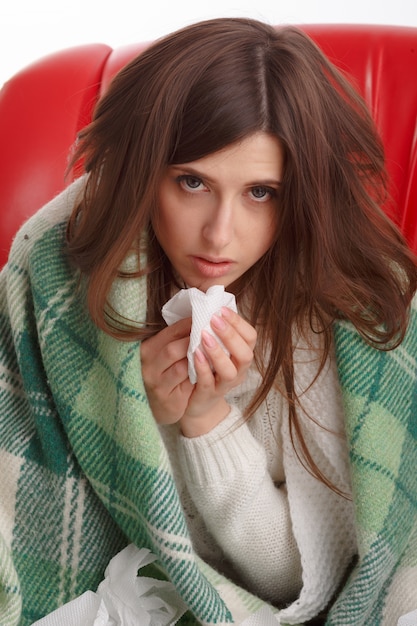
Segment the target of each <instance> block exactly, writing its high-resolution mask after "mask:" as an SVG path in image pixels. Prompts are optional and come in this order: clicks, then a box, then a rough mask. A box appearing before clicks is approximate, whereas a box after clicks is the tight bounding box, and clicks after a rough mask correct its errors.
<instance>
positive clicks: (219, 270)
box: [192, 256, 233, 278]
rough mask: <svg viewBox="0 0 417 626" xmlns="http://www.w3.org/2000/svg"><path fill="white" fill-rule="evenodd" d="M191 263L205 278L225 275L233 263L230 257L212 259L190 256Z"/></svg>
mask: <svg viewBox="0 0 417 626" xmlns="http://www.w3.org/2000/svg"><path fill="white" fill-rule="evenodd" d="M192 260H193V264H194V266H195V268H196V269H197V271H198V272H199V274H201V275H202V276H204V277H206V278H219V277H221V276H225V275H226V274H227V273H228V272H229V271H230V268H231V267H232V265H233V261H232V260H231V259H213V258H206V257H199V256H195V257H192Z"/></svg>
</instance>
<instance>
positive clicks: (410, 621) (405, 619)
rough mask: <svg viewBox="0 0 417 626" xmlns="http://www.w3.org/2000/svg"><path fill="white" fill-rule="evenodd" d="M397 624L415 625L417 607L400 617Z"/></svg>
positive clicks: (416, 623) (402, 625)
mask: <svg viewBox="0 0 417 626" xmlns="http://www.w3.org/2000/svg"><path fill="white" fill-rule="evenodd" d="M397 626H417V609H416V610H415V611H412V612H411V613H407V614H406V615H403V616H402V617H400V619H399V620H398V624H397Z"/></svg>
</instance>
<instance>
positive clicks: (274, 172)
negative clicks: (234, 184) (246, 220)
mask: <svg viewBox="0 0 417 626" xmlns="http://www.w3.org/2000/svg"><path fill="white" fill-rule="evenodd" d="M283 161H284V154H283V148H282V145H281V143H280V141H279V140H278V139H277V138H276V137H274V136H273V135H270V134H268V133H255V134H254V135H250V136H249V137H246V138H245V139H243V140H241V141H239V142H236V143H233V144H231V145H230V146H226V148H223V149H222V150H219V151H218V152H213V153H212V154H208V155H206V156H204V157H202V158H201V159H197V160H195V161H192V162H190V163H185V164H180V165H176V166H174V167H184V168H186V169H190V170H194V171H195V172H196V173H201V174H204V175H205V176H206V177H215V178H223V177H224V176H227V175H230V174H233V175H234V177H236V178H238V179H240V178H245V177H247V176H249V175H250V176H251V177H255V179H256V178H257V177H258V176H261V178H265V177H267V178H271V179H276V180H278V181H279V180H280V179H281V175H282V167H283Z"/></svg>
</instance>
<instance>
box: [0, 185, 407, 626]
mask: <svg viewBox="0 0 417 626" xmlns="http://www.w3.org/2000/svg"><path fill="white" fill-rule="evenodd" d="M81 186H82V181H77V182H76V183H75V184H73V185H72V186H71V187H70V188H69V189H68V190H67V191H65V192H64V193H63V194H62V195H61V196H59V197H58V198H56V199H55V200H53V201H52V202H51V203H50V204H49V205H47V206H46V207H45V208H44V209H42V210H41V211H40V212H39V213H38V214H37V215H36V216H35V217H33V218H32V219H31V220H30V221H29V222H28V223H27V224H26V225H25V226H24V227H23V228H22V229H21V231H20V232H19V234H18V235H17V237H16V240H15V242H14V246H13V250H12V253H11V255H10V260H9V263H8V265H7V266H6V268H5V269H4V270H3V272H2V273H1V276H0V333H1V335H0V336H1V346H0V407H1V408H0V417H1V419H0V476H1V480H0V531H1V534H0V624H2V625H4V626H5V625H7V626H13V625H17V624H20V625H22V626H26V625H29V624H32V623H33V622H34V621H36V620H37V619H39V618H40V617H42V616H43V615H45V614H47V613H49V612H50V611H52V610H54V609H55V608H56V607H57V606H59V605H61V604H63V603H65V602H68V601H69V600H70V599H72V598H73V597H75V596H77V595H80V594H81V593H83V592H84V591H85V590H86V589H93V590H95V589H96V588H97V586H98V584H99V582H100V581H101V580H102V578H103V573H104V569H105V567H106V565H107V563H108V562H109V560H110V558H111V557H112V556H113V555H114V554H115V553H117V552H118V551H119V550H120V549H122V548H123V547H124V546H125V545H126V544H127V543H130V542H134V543H135V544H136V545H137V546H139V547H147V548H149V549H150V550H151V551H152V552H153V553H154V554H155V555H156V556H157V557H158V562H159V567H160V569H161V571H162V572H164V573H165V575H166V576H167V577H168V578H169V579H170V580H171V581H172V582H173V583H174V584H175V586H176V587H177V589H178V591H179V593H180V594H181V596H182V597H183V598H184V599H185V601H186V602H187V604H188V606H189V607H190V612H189V613H188V614H187V616H186V618H185V622H186V623H190V624H198V623H202V624H207V625H208V624H218V625H219V624H228V623H240V622H241V621H243V618H244V617H245V615H249V614H250V613H252V612H254V611H256V610H257V609H259V608H260V607H261V606H262V603H261V601H260V600H258V599H257V598H254V597H253V596H251V595H250V594H248V593H246V592H244V591H243V590H241V589H239V588H238V587H236V586H234V585H232V584H231V583H230V582H228V581H227V580H226V579H224V578H223V577H221V576H220V575H218V574H217V573H216V572H214V571H213V570H212V569H210V568H209V567H208V566H207V565H206V564H205V563H203V562H201V560H200V559H199V558H198V557H197V556H196V555H195V554H194V552H193V548H192V545H191V542H190V538H189V535H188V532H187V527H186V523H185V519H184V517H183V513H182V509H181V505H180V502H179V498H178V495H177V492H176V488H175V484H174V481H173V478H172V475H171V471H170V466H169V462H168V458H167V454H166V451H165V449H164V447H163V444H162V442H161V439H160V436H159V433H158V429H157V427H156V426H155V423H154V420H153V418H152V415H151V412H150V410H149V407H148V404H147V399H146V395H145V391H144V387H143V382H142V379H141V370H140V359H139V351H138V344H137V343H132V342H130V343H124V342H118V341H116V340H115V339H113V338H111V337H109V336H107V335H106V334H104V333H102V332H101V331H99V330H98V329H97V328H96V327H95V326H94V325H93V323H92V322H91V321H90V319H89V316H88V314H87V312H86V309H85V303H84V298H83V293H82V289H77V285H78V283H77V277H76V276H75V275H74V273H73V271H72V270H71V268H70V267H69V265H68V263H67V260H66V257H65V255H64V254H63V242H64V239H65V228H66V220H67V216H68V214H69V212H70V210H71V208H72V206H73V203H74V199H75V196H76V194H77V193H78V192H79V189H80V187H81ZM144 290H145V287H144V285H143V284H142V283H141V281H140V280H137V281H127V282H126V281H125V282H123V283H120V284H116V285H115V288H114V293H113V294H112V297H113V298H114V299H115V300H116V302H117V305H118V307H119V311H120V312H121V313H122V314H126V315H128V316H129V317H131V316H132V315H133V316H134V317H136V318H138V316H139V317H140V316H143V315H144V307H145V301H146V298H145V291H144ZM416 315H417V311H415V310H414V309H413V311H412V318H411V325H410V330H409V333H408V335H407V338H406V340H405V341H404V343H403V344H402V345H401V346H400V347H399V348H398V349H397V350H395V351H392V352H388V353H383V352H377V351H375V350H372V349H371V348H369V347H368V346H366V345H365V344H364V343H363V342H362V341H361V339H360V338H359V337H358V335H357V334H356V333H355V331H354V330H353V329H352V328H351V327H350V326H349V325H348V324H340V325H338V326H337V327H336V328H335V338H336V348H337V356H338V367H339V371H340V379H341V384H342V389H343V393H344V399H345V407H346V419H347V427H348V436H349V439H350V455H351V461H352V476H353V488H354V495H355V503H356V511H357V526H358V539H359V549H360V555H359V560H358V564H357V566H356V567H355V569H354V571H353V573H352V575H351V577H350V579H349V580H348V582H347V583H346V586H345V588H344V589H343V591H342V592H341V594H340V596H339V597H338V599H337V601H336V602H335V604H334V606H333V608H332V610H331V611H330V614H329V617H328V620H327V624H328V625H329V626H330V625H332V626H333V625H341V624H343V625H348V624H351V625H354V626H360V625H362V624H366V625H367V626H370V625H386V626H392V625H393V624H394V625H395V624H396V621H397V619H398V617H399V616H400V615H402V614H403V613H407V612H408V611H411V610H413V609H415V608H417V445H416V438H417V419H416V416H415V407H416V406H417V385H416V380H417V377H416V373H417V363H416V355H417V331H416V329H417V318H416ZM183 619H184V618H183ZM277 623H278V621H277Z"/></svg>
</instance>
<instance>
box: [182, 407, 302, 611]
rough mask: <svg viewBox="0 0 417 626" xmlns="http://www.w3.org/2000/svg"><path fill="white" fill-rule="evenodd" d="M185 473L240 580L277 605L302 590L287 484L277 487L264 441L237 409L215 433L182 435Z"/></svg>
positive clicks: (189, 487)
mask: <svg viewBox="0 0 417 626" xmlns="http://www.w3.org/2000/svg"><path fill="white" fill-rule="evenodd" d="M179 445H180V459H181V466H182V472H183V475H184V478H185V481H186V483H187V487H188V490H189V492H190V495H191V497H192V499H193V501H194V504H195V506H196V508H197V509H198V511H199V513H200V515H201V516H202V517H203V519H204V521H205V523H206V526H207V528H208V530H209V531H210V533H211V534H212V536H213V537H214V539H215V541H216V542H217V543H218V545H219V546H220V547H221V548H222V550H223V552H224V554H225V555H226V556H227V557H228V559H229V560H230V561H231V562H232V564H233V567H234V569H235V571H236V573H237V575H238V576H239V578H240V581H239V582H241V583H242V584H243V585H245V586H246V587H247V588H248V589H249V590H250V591H252V592H253V593H256V594H258V595H260V596H262V597H263V598H265V599H266V600H269V601H272V602H274V603H279V604H285V603H287V602H289V601H291V600H293V599H294V598H295V597H296V596H297V594H298V592H299V591H300V588H301V563H300V556H299V552H298V549H297V545H296V543H295V540H294V537H293V533H292V528H291V520H290V514H289V507H288V499H287V493H286V487H285V484H282V485H279V486H278V485H275V484H274V482H273V480H272V478H271V476H270V475H269V473H268V470H267V459H266V455H265V451H264V449H263V447H262V445H261V444H260V443H259V442H258V441H257V440H256V439H255V438H254V436H253V435H252V433H251V432H250V429H249V427H248V425H247V423H246V422H245V421H244V420H243V418H242V416H241V413H240V411H239V410H238V409H237V408H236V407H232V410H231V412H230V414H229V415H228V417H227V418H226V419H225V420H224V421H223V422H221V424H219V425H218V426H217V427H216V428H215V429H213V430H212V431H211V432H210V433H208V434H206V435H203V436H200V437H195V438H186V437H182V436H181V437H180V442H179Z"/></svg>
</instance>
